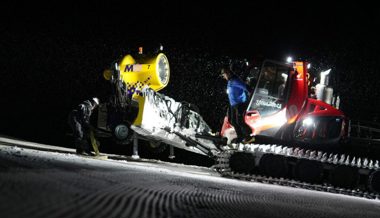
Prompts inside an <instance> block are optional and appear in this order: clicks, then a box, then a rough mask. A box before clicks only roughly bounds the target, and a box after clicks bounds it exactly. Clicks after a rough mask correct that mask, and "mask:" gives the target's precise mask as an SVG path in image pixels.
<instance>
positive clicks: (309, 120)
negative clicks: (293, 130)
mask: <svg viewBox="0 0 380 218" xmlns="http://www.w3.org/2000/svg"><path fill="white" fill-rule="evenodd" d="M313 123H314V121H313V119H311V118H310V117H308V118H306V119H304V120H303V121H302V124H303V125H305V126H310V125H312V124H313Z"/></svg>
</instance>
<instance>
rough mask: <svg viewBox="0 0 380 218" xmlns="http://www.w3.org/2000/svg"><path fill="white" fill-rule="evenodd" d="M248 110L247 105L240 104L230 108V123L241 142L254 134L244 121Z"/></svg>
mask: <svg viewBox="0 0 380 218" xmlns="http://www.w3.org/2000/svg"><path fill="white" fill-rule="evenodd" d="M246 109H247V103H240V104H237V105H234V106H231V107H230V122H231V125H232V126H233V127H234V129H235V131H236V135H237V138H238V139H239V140H242V139H243V138H245V137H248V136H249V135H250V134H251V133H252V130H251V128H250V127H249V126H248V125H247V124H246V123H245V121H244V116H245V111H246Z"/></svg>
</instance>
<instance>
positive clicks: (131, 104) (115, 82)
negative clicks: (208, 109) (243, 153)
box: [97, 52, 218, 157]
mask: <svg viewBox="0 0 380 218" xmlns="http://www.w3.org/2000/svg"><path fill="white" fill-rule="evenodd" d="M103 74H104V77H105V78H106V79H107V80H109V82H110V84H111V90H112V93H111V94H110V96H109V100H108V101H107V102H105V103H104V104H101V105H100V107H99V112H98V124H97V125H98V126H97V127H98V129H100V130H103V131H102V132H103V133H104V132H108V133H111V134H110V136H112V138H113V139H114V141H116V142H117V143H118V144H132V145H133V157H138V145H139V143H138V140H145V141H147V142H148V143H149V145H150V147H151V148H153V149H157V150H156V151H159V150H160V147H161V146H165V145H170V146H171V147H170V152H171V157H174V153H173V151H174V150H173V147H177V148H180V149H184V150H187V151H191V152H195V153H198V154H202V155H209V156H213V155H215V154H216V152H217V151H218V148H217V147H216V146H215V144H214V142H213V141H212V140H209V139H199V138H196V137H195V136H196V135H210V137H212V135H211V134H212V133H211V129H210V128H209V126H208V125H207V124H206V122H205V121H204V120H203V118H202V117H201V116H200V115H199V114H198V113H197V112H196V111H194V110H192V107H191V104H189V103H187V102H176V101H175V100H174V99H172V98H170V97H168V96H165V95H163V94H161V93H158V91H159V90H161V89H163V88H164V87H166V86H167V84H168V83H169V78H170V66H169V62H168V59H167V57H166V55H165V54H163V53H159V54H152V55H148V54H142V52H139V54H138V55H135V56H134V57H133V56H132V55H130V54H129V55H126V56H124V57H123V58H122V59H121V60H120V61H119V62H117V63H115V64H114V66H112V68H111V69H108V70H106V71H104V73H103ZM103 135H104V134H103ZM214 138H218V137H214Z"/></svg>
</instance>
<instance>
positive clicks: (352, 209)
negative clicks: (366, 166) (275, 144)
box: [0, 138, 380, 218]
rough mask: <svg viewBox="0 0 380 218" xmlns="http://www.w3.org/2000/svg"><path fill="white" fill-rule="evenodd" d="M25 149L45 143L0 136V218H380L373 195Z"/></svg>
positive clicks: (167, 165)
mask: <svg viewBox="0 0 380 218" xmlns="http://www.w3.org/2000/svg"><path fill="white" fill-rule="evenodd" d="M15 144H17V145H18V146H17V147H16V146H12V145H15ZM20 146H23V147H20ZM29 146H31V147H40V148H39V149H41V148H42V149H43V148H48V147H47V146H44V145H39V144H31V143H28V142H21V141H14V140H13V141H12V140H10V139H5V138H0V193H1V194H0V217H1V218H8V217H28V218H33V217H89V218H94V217H110V218H124V217H128V218H129V217H138V218H145V217H197V218H200V217H281V218H286V217H292V218H296V217H303V218H304V217H308V218H311V217H334V218H337V217H355V218H356V217H360V218H364V217H380V201H377V200H367V199H363V198H357V197H350V196H343V195H339V194H331V193H322V192H317V191H309V190H303V189H296V188H288V187H282V186H276V185H267V184H260V183H253V182H243V181H237V180H232V179H226V178H221V177H219V175H218V174H217V173H216V172H214V171H213V170H212V169H208V168H203V167H196V166H186V165H180V164H172V163H165V162H160V161H144V162H136V161H131V160H130V159H126V160H111V159H108V160H99V159H92V158H87V157H80V156H77V155H75V154H73V150H72V149H67V148H62V149H56V150H60V151H62V152H66V153H61V152H56V151H41V150H35V149H30V148H26V147H29ZM51 148H54V147H51ZM44 150H49V149H44ZM51 150H55V149H51ZM67 152H69V153H67Z"/></svg>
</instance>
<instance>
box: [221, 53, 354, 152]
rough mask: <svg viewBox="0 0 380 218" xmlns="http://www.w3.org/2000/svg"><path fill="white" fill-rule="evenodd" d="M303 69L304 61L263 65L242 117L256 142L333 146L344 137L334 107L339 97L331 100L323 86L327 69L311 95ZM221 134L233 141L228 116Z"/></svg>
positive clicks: (341, 121)
mask: <svg viewBox="0 0 380 218" xmlns="http://www.w3.org/2000/svg"><path fill="white" fill-rule="evenodd" d="M307 66H308V63H307V62H293V63H280V62H276V61H269V60H267V61H264V62H263V64H262V67H261V69H260V73H259V75H258V80H257V82H256V84H255V89H254V91H253V94H252V95H251V100H250V103H249V106H248V108H247V110H246V114H245V122H246V123H247V124H248V126H250V127H251V129H252V135H255V136H257V139H259V138H260V136H262V138H266V139H268V138H271V139H275V140H280V141H283V142H292V143H294V142H297V143H302V144H304V143H306V144H319V145H320V144H337V143H338V142H339V141H340V140H342V139H345V138H346V137H347V125H346V123H347V119H346V117H345V115H344V114H343V112H342V111H340V110H339V109H337V108H336V107H335V106H339V97H338V98H335V97H333V89H332V88H330V87H327V83H328V79H327V78H328V74H329V72H330V70H328V71H325V72H322V73H321V79H320V83H319V84H317V85H316V87H315V93H311V92H310V89H311V87H309V84H310V81H309V77H310V75H309V73H308V70H307V68H308V67H307ZM313 89H314V87H313ZM310 93H311V94H310ZM221 135H222V136H223V137H227V139H228V142H231V141H232V140H233V139H234V138H236V133H235V130H234V128H233V126H231V124H230V123H229V120H228V116H226V117H225V118H224V123H223V127H222V130H221Z"/></svg>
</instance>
